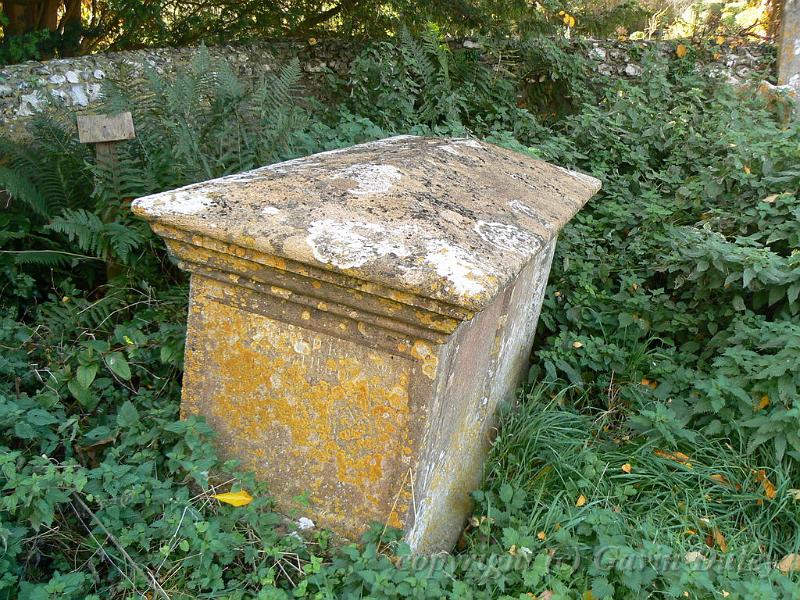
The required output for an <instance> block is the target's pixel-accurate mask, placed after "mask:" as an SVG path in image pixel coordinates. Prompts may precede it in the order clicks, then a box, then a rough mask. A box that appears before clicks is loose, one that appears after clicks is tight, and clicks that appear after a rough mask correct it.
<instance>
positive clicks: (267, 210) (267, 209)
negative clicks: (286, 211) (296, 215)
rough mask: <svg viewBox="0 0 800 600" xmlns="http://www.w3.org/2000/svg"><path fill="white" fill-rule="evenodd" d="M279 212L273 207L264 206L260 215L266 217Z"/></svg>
mask: <svg viewBox="0 0 800 600" xmlns="http://www.w3.org/2000/svg"><path fill="white" fill-rule="evenodd" d="M279 212H281V210H280V209H279V208H276V207H275V206H265V207H264V208H262V209H261V214H262V215H267V216H271V215H277V214H278V213H279Z"/></svg>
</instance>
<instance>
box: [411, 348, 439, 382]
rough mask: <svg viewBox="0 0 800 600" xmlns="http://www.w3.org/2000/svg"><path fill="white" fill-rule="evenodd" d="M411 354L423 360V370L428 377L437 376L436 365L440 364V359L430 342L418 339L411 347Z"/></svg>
mask: <svg viewBox="0 0 800 600" xmlns="http://www.w3.org/2000/svg"><path fill="white" fill-rule="evenodd" d="M411 355H412V356H413V357H414V358H416V359H417V360H419V361H422V372H423V373H424V374H425V376H426V377H428V378H429V379H433V378H434V377H436V367H437V366H438V364H439V359H438V358H437V356H436V355H435V354H434V352H433V350H432V349H431V347H430V346H429V345H428V344H426V343H425V342H423V341H422V340H417V341H416V342H414V345H413V346H412V347H411Z"/></svg>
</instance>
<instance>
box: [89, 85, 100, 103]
mask: <svg viewBox="0 0 800 600" xmlns="http://www.w3.org/2000/svg"><path fill="white" fill-rule="evenodd" d="M102 89H103V87H102V86H101V85H100V84H99V83H90V84H89V85H87V86H86V91H87V92H88V93H89V102H94V101H95V100H99V99H100V97H101V96H102Z"/></svg>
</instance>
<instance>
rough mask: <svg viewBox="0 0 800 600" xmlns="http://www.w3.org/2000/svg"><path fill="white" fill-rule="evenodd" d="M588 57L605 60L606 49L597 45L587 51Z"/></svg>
mask: <svg viewBox="0 0 800 600" xmlns="http://www.w3.org/2000/svg"><path fill="white" fill-rule="evenodd" d="M589 58H592V59H594V60H605V59H606V51H605V50H603V49H602V48H600V47H599V46H595V47H594V48H592V49H591V51H590V52H589Z"/></svg>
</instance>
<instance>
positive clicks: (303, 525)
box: [297, 517, 315, 531]
mask: <svg viewBox="0 0 800 600" xmlns="http://www.w3.org/2000/svg"><path fill="white" fill-rule="evenodd" d="M314 527H315V526H314V521H312V520H311V519H309V518H308V517H300V518H299V519H297V528H298V529H299V530H300V531H308V530H309V529H314Z"/></svg>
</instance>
